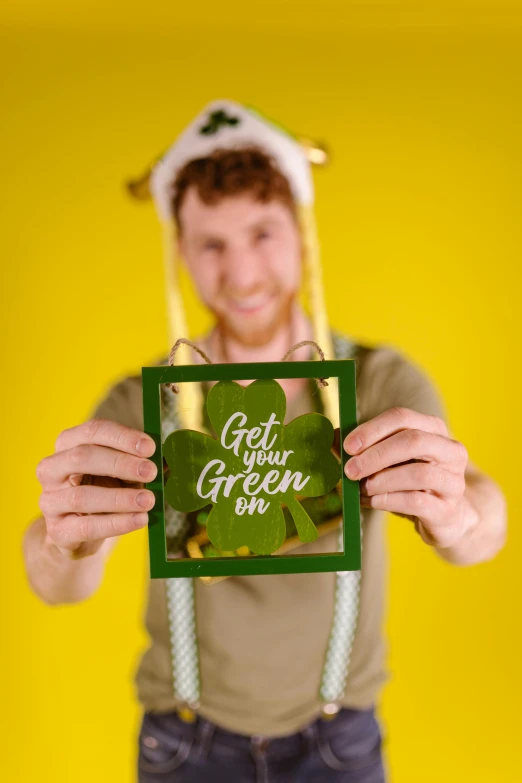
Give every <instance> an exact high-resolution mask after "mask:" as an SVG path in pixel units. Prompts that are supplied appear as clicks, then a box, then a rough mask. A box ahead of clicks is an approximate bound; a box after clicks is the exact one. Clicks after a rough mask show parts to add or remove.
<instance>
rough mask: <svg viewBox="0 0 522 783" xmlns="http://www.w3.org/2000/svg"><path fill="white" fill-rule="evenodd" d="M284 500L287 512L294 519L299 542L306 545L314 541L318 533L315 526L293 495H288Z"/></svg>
mask: <svg viewBox="0 0 522 783" xmlns="http://www.w3.org/2000/svg"><path fill="white" fill-rule="evenodd" d="M285 500H286V505H287V506H288V510H289V511H290V513H291V514H292V517H293V519H294V522H295V526H296V528H297V533H298V535H299V540H300V541H302V542H303V544H307V543H309V542H310V541H315V539H316V538H317V537H318V536H319V533H318V532H317V528H316V526H315V525H314V523H313V522H312V520H311V519H310V517H309V516H308V514H307V513H306V511H305V510H304V508H303V507H302V505H301V504H300V502H299V501H298V500H297V499H296V498H295V497H294V496H293V495H288V496H287V497H285Z"/></svg>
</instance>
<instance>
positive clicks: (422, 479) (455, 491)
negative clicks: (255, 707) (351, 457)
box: [361, 462, 466, 497]
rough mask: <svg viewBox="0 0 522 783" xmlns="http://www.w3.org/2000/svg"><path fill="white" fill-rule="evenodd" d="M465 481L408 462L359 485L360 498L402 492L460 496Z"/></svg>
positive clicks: (426, 465)
mask: <svg viewBox="0 0 522 783" xmlns="http://www.w3.org/2000/svg"><path fill="white" fill-rule="evenodd" d="M465 486H466V482H465V479H464V475H463V474H459V475H458V474H456V473H451V471H449V470H446V469H445V468H443V467H441V466H440V465H433V464H432V463H426V462H412V463H410V464H408V465H398V466H395V467H393V468H385V469H384V470H381V471H379V472H378V473H374V474H373V475H371V476H368V478H366V479H363V481H362V482H361V492H362V493H363V494H364V495H368V496H370V497H371V496H372V495H382V494H386V493H388V492H400V491H402V490H415V489H418V490H430V491H432V492H435V493H436V494H437V495H439V497H442V496H445V497H460V496H461V495H462V494H463V493H464V489H465Z"/></svg>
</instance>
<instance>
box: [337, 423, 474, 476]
mask: <svg viewBox="0 0 522 783" xmlns="http://www.w3.org/2000/svg"><path fill="white" fill-rule="evenodd" d="M411 459H420V460H423V461H425V462H436V463H438V464H439V465H445V466H446V467H447V468H448V469H450V470H452V471H453V472H457V471H458V470H463V469H464V467H465V465H466V461H467V452H466V449H465V448H464V446H462V444H461V443H459V442H458V441H456V440H451V439H450V438H445V437H444V436H442V435H434V434H432V433H430V432H425V431H423V430H403V431H402V432H398V433H397V434H396V435H391V436H390V437H389V438H386V439H385V440H382V441H379V443H375V444H374V445H373V446H370V447H369V448H367V449H366V450H365V451H363V452H362V453H360V454H358V455H357V456H356V457H352V458H351V459H349V460H348V462H347V463H346V466H345V473H346V475H347V476H348V478H351V479H362V478H365V477H366V476H370V475H371V474H372V473H377V472H378V471H379V470H384V468H389V467H390V466H391V465H397V464H398V463H399V462H407V461H408V460H411Z"/></svg>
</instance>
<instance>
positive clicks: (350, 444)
mask: <svg viewBox="0 0 522 783" xmlns="http://www.w3.org/2000/svg"><path fill="white" fill-rule="evenodd" d="M362 445H363V443H362V440H361V439H360V437H359V436H358V435H349V436H348V437H347V439H346V451H349V452H350V453H351V454H356V453H357V452H358V451H359V449H361V448H362Z"/></svg>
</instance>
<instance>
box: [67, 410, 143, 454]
mask: <svg viewBox="0 0 522 783" xmlns="http://www.w3.org/2000/svg"><path fill="white" fill-rule="evenodd" d="M82 443H94V444H96V445H97V446H108V447H109V448H112V449H116V450H117V451H126V452H127V453H129V454H137V455H139V456H141V457H151V456H152V455H153V454H154V452H155V450H156V444H155V443H154V441H153V440H152V438H151V437H150V436H149V435H146V434H145V433H144V432H141V431H140V430H135V429H133V428H132V427H125V426H124V425H123V424H118V422H116V421H110V420H109V419H91V420H90V421H86V422H85V423H84V424H79V425H78V426H77V427H71V428H70V429H68V430H64V431H63V432H61V433H60V435H59V436H58V439H57V441H56V446H55V450H56V451H65V450H66V449H73V448H74V447H75V446H79V445H80V444H82Z"/></svg>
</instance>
